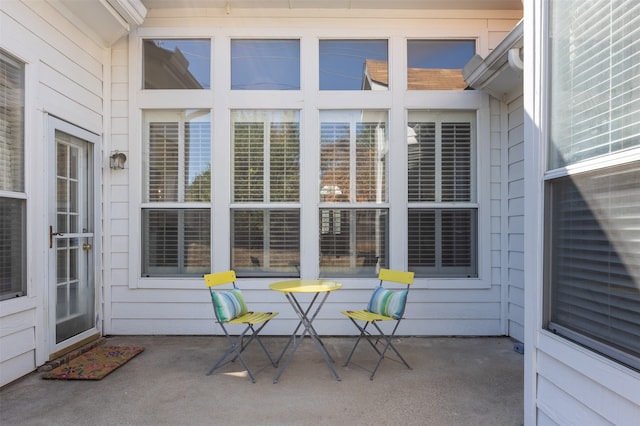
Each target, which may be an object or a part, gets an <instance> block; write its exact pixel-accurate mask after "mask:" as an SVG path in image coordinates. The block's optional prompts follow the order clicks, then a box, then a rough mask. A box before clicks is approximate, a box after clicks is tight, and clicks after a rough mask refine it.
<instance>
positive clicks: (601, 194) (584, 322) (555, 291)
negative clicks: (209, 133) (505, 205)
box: [545, 0, 640, 369]
mask: <svg viewBox="0 0 640 426" xmlns="http://www.w3.org/2000/svg"><path fill="white" fill-rule="evenodd" d="M550 13H551V19H550V34H551V37H550V41H549V43H550V46H549V47H550V52H551V58H550V59H551V61H550V69H551V72H550V81H551V85H550V96H549V97H550V105H549V112H550V127H549V141H548V144H549V149H548V151H549V171H550V172H552V173H549V175H548V177H547V179H546V186H545V191H546V194H545V200H546V203H545V212H546V217H545V239H546V244H545V309H546V311H545V314H546V324H545V326H546V328H547V329H549V330H551V331H553V332H555V333H557V334H559V335H562V336H564V337H566V338H568V339H570V340H573V341H575V342H577V343H579V344H581V345H583V346H586V347H588V348H591V349H592V350H594V351H597V352H599V353H601V354H604V355H605V356H608V357H610V358H612V359H615V360H617V361H618V362H621V363H623V364H626V365H628V366H631V367H633V368H635V369H640V343H639V342H640V248H639V247H640V244H639V242H640V215H639V214H638V212H640V162H638V161H637V153H638V150H639V147H640V120H638V117H640V74H638V72H637V70H638V68H639V67H640V54H639V53H638V52H640V37H638V36H639V35H640V30H639V28H640V27H639V26H638V24H639V23H640V18H638V17H639V16H640V3H638V2H636V1H623V0H615V1H609V0H607V1H597V0H590V1H582V0H580V1H578V0H574V1H562V2H561V1H553V2H552V4H551V10H550ZM622 150H628V151H629V153H630V154H635V155H629V156H626V158H625V157H622V156H620V155H610V154H616V153H618V152H620V151H622ZM584 160H591V161H590V162H589V163H588V166H586V165H585V167H582V168H581V170H579V171H576V168H571V167H566V166H569V165H573V164H576V163H579V162H582V161H584Z"/></svg>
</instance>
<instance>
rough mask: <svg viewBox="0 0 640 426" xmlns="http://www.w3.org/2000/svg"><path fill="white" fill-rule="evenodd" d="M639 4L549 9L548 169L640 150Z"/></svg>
mask: <svg viewBox="0 0 640 426" xmlns="http://www.w3.org/2000/svg"><path fill="white" fill-rule="evenodd" d="M636 3H637V2H628V1H627V2H623V1H617V2H610V3H609V2H606V3H604V4H601V3H594V2H584V3H582V2H579V1H566V2H558V1H556V2H554V6H553V9H552V19H553V24H554V25H553V26H552V29H551V36H552V37H551V40H552V44H551V55H552V57H551V63H552V78H551V79H550V84H551V87H550V96H551V108H550V109H549V118H550V121H551V123H552V126H551V134H550V139H551V140H550V142H551V146H550V147H549V148H550V149H549V168H551V169H555V168H559V167H564V166H566V165H569V164H573V163H576V162H578V161H582V160H586V159H590V158H594V157H598V156H602V155H606V154H610V153H613V152H616V151H621V150H623V149H627V148H630V147H634V146H639V145H640V120H638V115H637V113H638V110H640V73H639V72H638V68H639V67H640V58H639V56H640V55H639V54H638V50H639V49H640V47H639V46H640V41H638V40H639V37H638V34H637V31H633V30H632V29H634V30H635V27H634V25H637V24H634V23H632V22H631V21H633V18H634V17H635V16H636V13H637V10H638V4H636ZM603 7H604V8H603ZM601 9H602V10H601Z"/></svg>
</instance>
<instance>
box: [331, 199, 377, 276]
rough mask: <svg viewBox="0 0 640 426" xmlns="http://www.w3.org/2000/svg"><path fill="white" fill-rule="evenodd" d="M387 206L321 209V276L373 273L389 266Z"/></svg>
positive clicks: (367, 274) (366, 274) (365, 274)
mask: <svg viewBox="0 0 640 426" xmlns="http://www.w3.org/2000/svg"><path fill="white" fill-rule="evenodd" d="M388 226H389V223H388V211H387V209H328V208H323V209H320V229H321V234H320V271H321V274H322V276H325V277H333V276H344V275H349V276H372V275H376V274H377V273H378V271H379V268H384V267H385V266H386V265H387V251H388V244H387V236H388Z"/></svg>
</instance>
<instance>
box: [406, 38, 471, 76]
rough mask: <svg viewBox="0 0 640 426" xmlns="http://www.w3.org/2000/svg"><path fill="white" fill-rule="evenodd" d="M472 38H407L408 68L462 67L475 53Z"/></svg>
mask: <svg viewBox="0 0 640 426" xmlns="http://www.w3.org/2000/svg"><path fill="white" fill-rule="evenodd" d="M475 46H476V43H475V41H474V40H409V41H408V42H407V66H408V67H409V68H444V69H458V68H464V66H465V65H466V64H467V62H469V59H471V58H472V57H473V55H474V54H475V50H476V49H475Z"/></svg>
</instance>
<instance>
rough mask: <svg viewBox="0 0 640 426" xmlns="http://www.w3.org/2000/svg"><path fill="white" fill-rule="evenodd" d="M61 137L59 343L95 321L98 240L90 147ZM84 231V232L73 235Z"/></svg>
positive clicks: (58, 136)
mask: <svg viewBox="0 0 640 426" xmlns="http://www.w3.org/2000/svg"><path fill="white" fill-rule="evenodd" d="M55 140H56V176H57V181H56V188H57V190H56V196H57V197H56V198H57V199H56V203H55V205H56V212H55V214H56V225H57V226H58V229H56V230H54V231H55V232H57V233H59V234H60V235H57V236H56V237H55V238H56V244H55V250H56V253H55V256H56V283H55V286H56V288H55V295H56V314H55V318H56V336H55V341H56V343H60V342H63V341H65V340H67V339H70V338H72V337H74V336H76V335H78V334H80V333H82V332H84V331H87V330H89V329H91V328H92V327H93V326H94V325H95V323H94V318H95V315H94V312H95V299H94V295H95V291H94V281H93V274H92V265H93V262H92V259H93V252H92V251H91V249H90V248H89V247H90V245H88V246H86V247H83V244H85V243H87V244H90V243H91V242H92V241H93V238H92V236H93V235H92V234H90V233H87V232H88V231H89V229H88V228H87V229H80V223H81V222H82V221H84V222H85V223H86V224H87V225H86V226H87V227H88V226H89V224H90V223H91V219H90V218H91V217H92V215H91V213H90V208H91V206H92V205H93V197H92V191H90V190H89V187H88V182H89V178H88V177H89V173H90V170H91V169H90V166H91V161H90V158H91V155H90V153H91V146H90V144H89V143H88V142H86V141H84V140H81V139H78V138H76V137H74V136H72V135H69V134H67V133H63V132H61V131H56V132H55ZM81 232H84V233H85V236H78V235H73V234H74V233H76V234H77V233H81Z"/></svg>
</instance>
